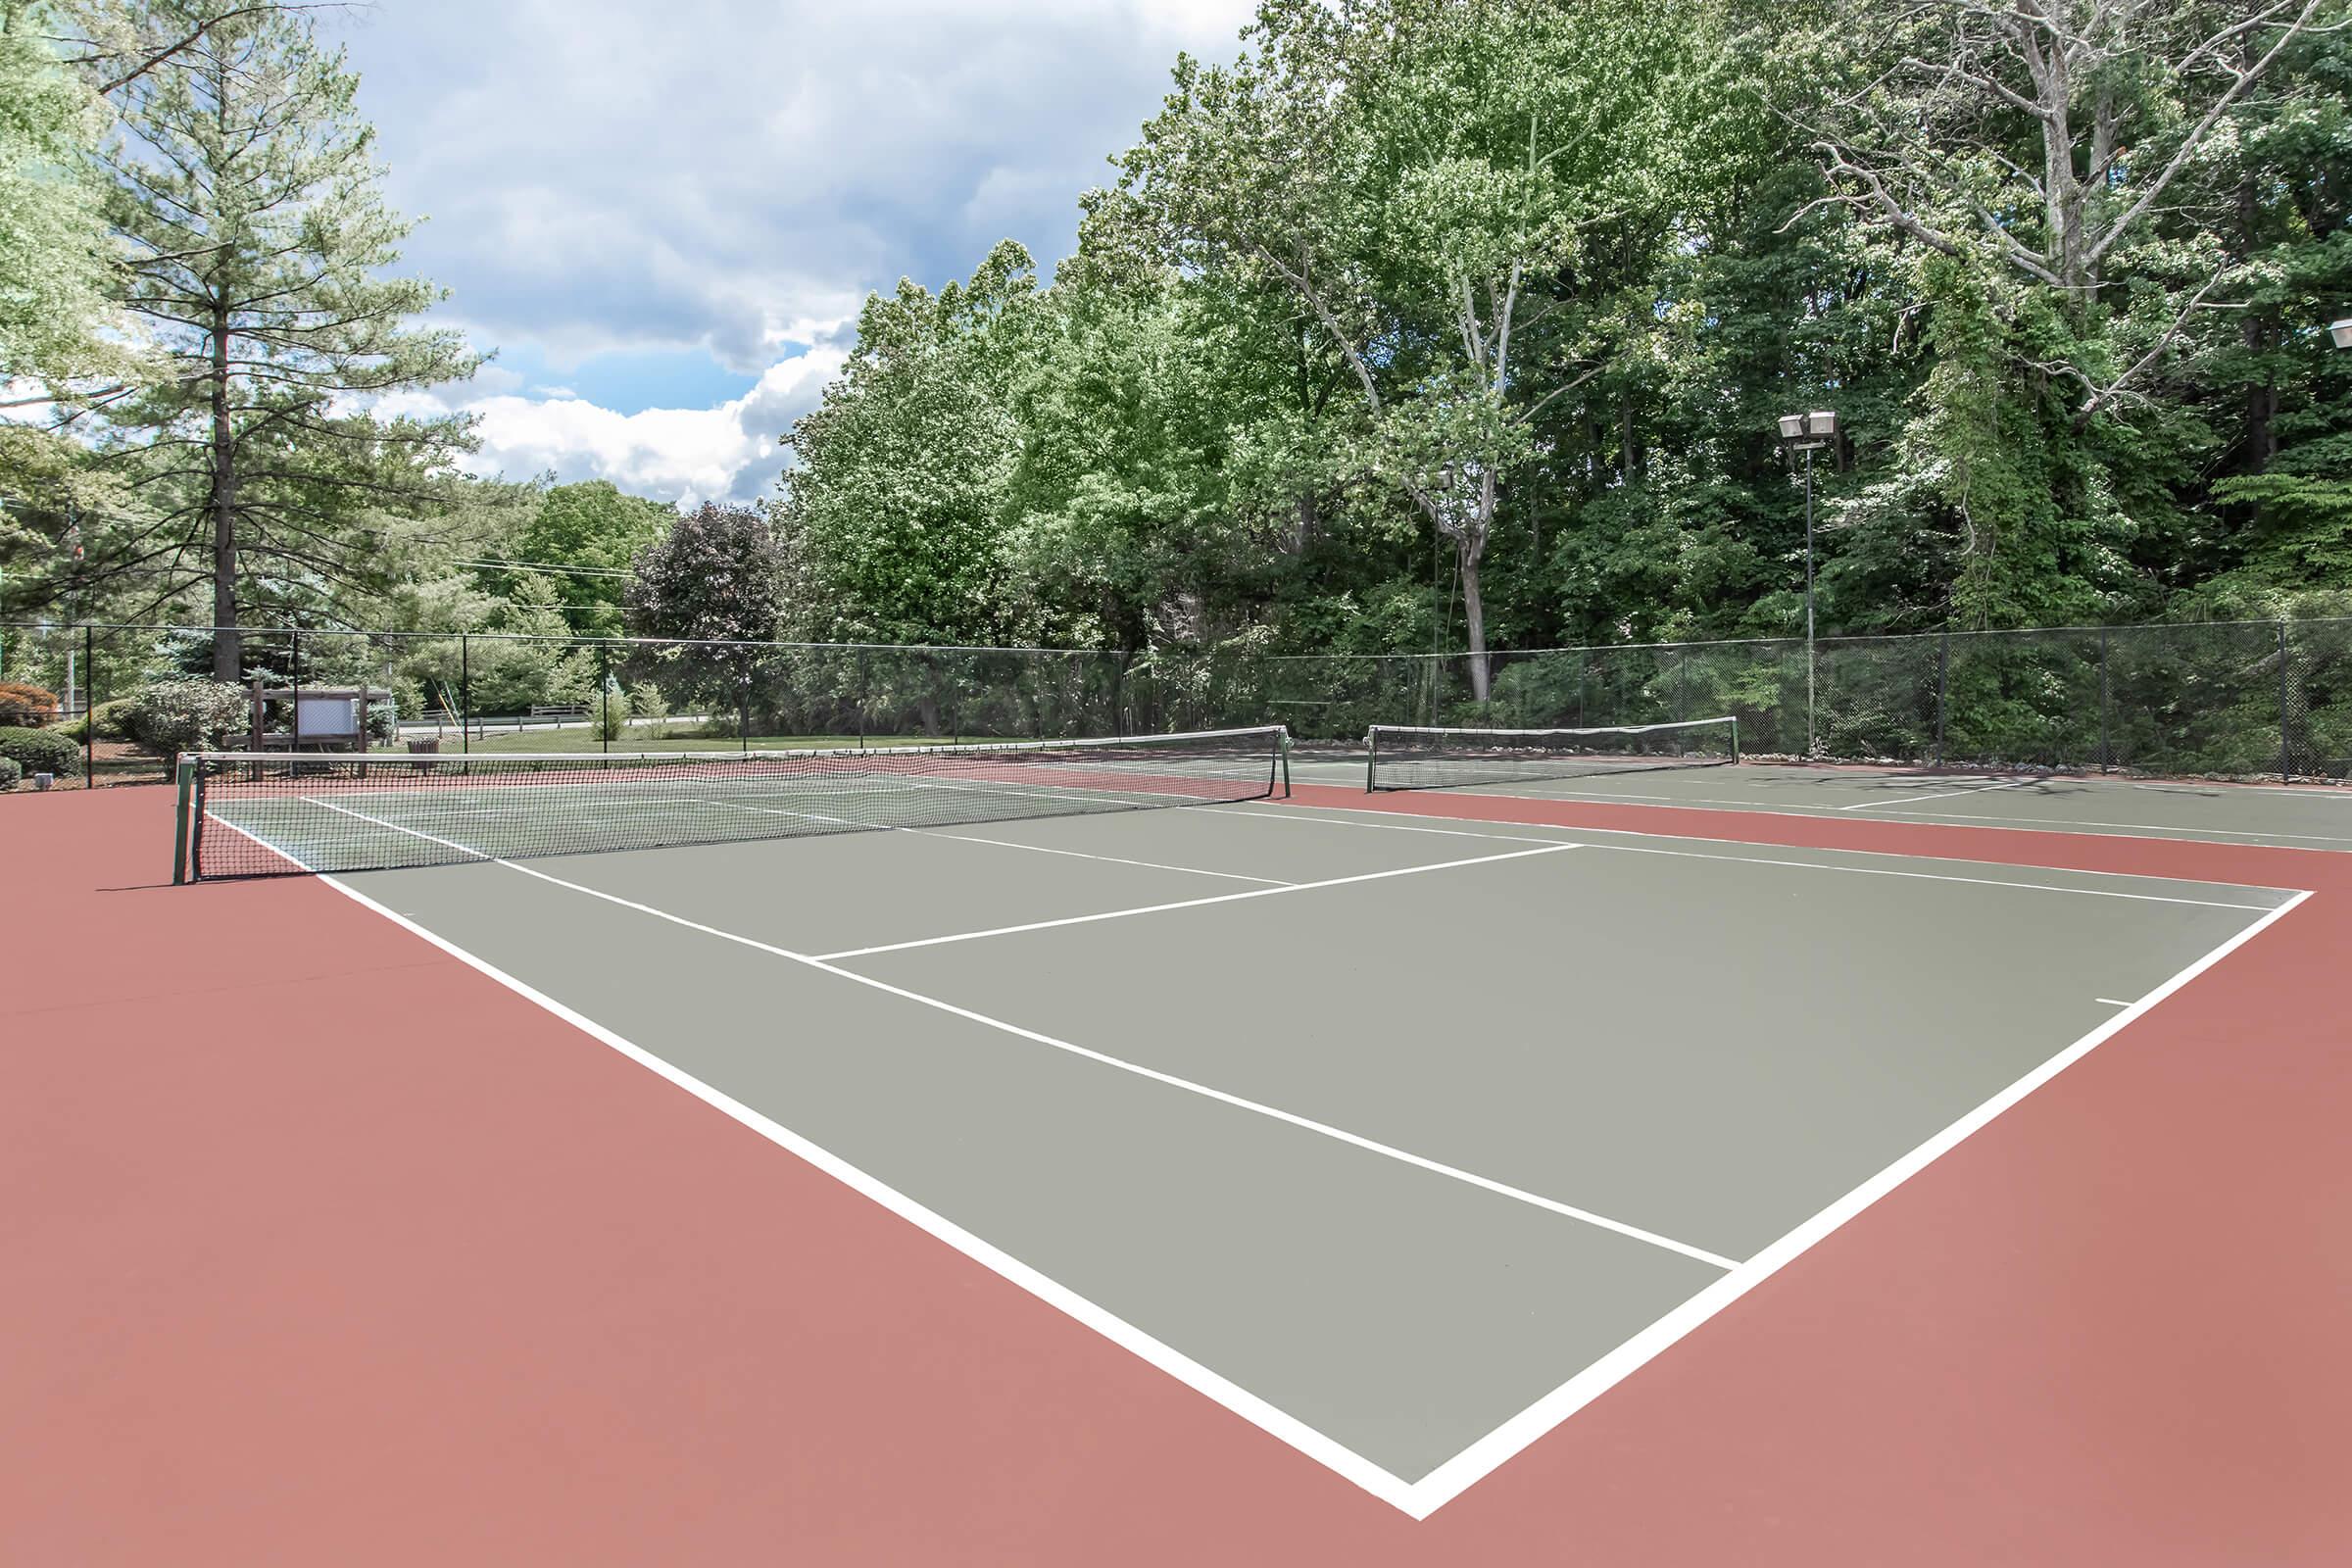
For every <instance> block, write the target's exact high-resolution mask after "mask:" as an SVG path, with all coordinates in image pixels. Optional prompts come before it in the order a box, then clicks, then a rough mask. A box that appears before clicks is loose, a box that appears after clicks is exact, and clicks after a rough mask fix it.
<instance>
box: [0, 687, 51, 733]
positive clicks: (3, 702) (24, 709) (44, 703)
mask: <svg viewBox="0 0 2352 1568" xmlns="http://www.w3.org/2000/svg"><path fill="white" fill-rule="evenodd" d="M57 713H58V707H57V693H55V692H53V691H49V690H46V689H45V688H42V687H39V686H28V685H26V684H25V682H23V681H21V680H0V724H8V725H12V726H13V725H26V726H29V725H35V724H46V723H48V722H49V721H50V720H51V719H53V718H55V717H56V716H57Z"/></svg>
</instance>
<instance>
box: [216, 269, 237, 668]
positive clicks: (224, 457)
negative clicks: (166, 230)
mask: <svg viewBox="0 0 2352 1568" xmlns="http://www.w3.org/2000/svg"><path fill="white" fill-rule="evenodd" d="M213 624H214V625H215V626H216V627H221V628H223V629H221V630H219V631H216V632H215V633H214V634H213V676H214V678H215V679H217V680H224V681H228V682H230V683H231V684H234V683H236V682H237V681H238V680H239V679H240V678H241V677H242V674H243V660H242V657H241V654H242V650H241V649H240V648H239V646H238V644H239V641H240V639H239V638H238V636H237V633H236V630H235V628H236V625H237V448H236V440H235V431H234V430H233V428H232V427H231V425H230V423H229V417H228V300H227V297H226V296H225V295H216V296H215V298H214V303H213Z"/></svg>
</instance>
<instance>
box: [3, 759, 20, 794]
mask: <svg viewBox="0 0 2352 1568" xmlns="http://www.w3.org/2000/svg"><path fill="white" fill-rule="evenodd" d="M24 776H25V770H24V769H23V768H21V767H19V766H18V765H17V760H16V759H15V758H13V757H0V795H5V794H7V793H8V792H9V791H10V790H13V789H15V788H16V787H17V780H19V779H21V778H23V777H24Z"/></svg>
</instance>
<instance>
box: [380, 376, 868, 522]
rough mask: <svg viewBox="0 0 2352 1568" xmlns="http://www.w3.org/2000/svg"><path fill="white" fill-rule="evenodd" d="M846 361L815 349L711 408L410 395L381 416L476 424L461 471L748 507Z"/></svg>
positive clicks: (770, 482)
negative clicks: (788, 435) (586, 482)
mask: <svg viewBox="0 0 2352 1568" xmlns="http://www.w3.org/2000/svg"><path fill="white" fill-rule="evenodd" d="M842 360H843V355H842V354H841V352H840V351H839V350H837V349H820V350H817V351H815V352H813V353H809V354H803V355H797V356H795V357H794V358H792V359H789V360H786V361H784V362H782V363H781V364H778V365H773V366H770V367H769V368H767V370H766V372H765V373H763V374H762V375H761V376H760V380H759V384H758V385H756V386H754V387H753V388H752V390H751V391H749V392H747V393H745V394H744V395H743V396H742V397H740V398H733V399H730V400H729V401H727V402H725V403H722V404H720V405H719V406H718V407H716V408H714V409H646V410H643V411H641V412H639V413H636V414H618V413H615V412H613V410H611V409H605V408H599V407H598V406H597V405H595V404H593V403H589V402H586V401H584V400H582V399H580V398H576V397H571V396H568V395H561V396H559V395H551V396H545V397H516V396H514V395H513V394H511V393H494V394H492V395H491V396H488V397H474V398H465V397H459V396H453V395H452V393H453V392H454V391H456V390H457V389H446V388H445V389H443V390H442V392H441V393H439V394H438V395H435V394H429V393H411V394H406V395H404V396H402V397H399V398H393V399H386V400H385V401H384V402H383V404H382V405H381V407H382V408H383V409H384V411H385V412H387V413H395V414H397V413H414V414H447V413H466V414H472V415H475V416H477V417H478V418H479V420H480V423H479V424H478V426H477V427H476V433H477V434H478V435H479V436H480V437H481V450H480V451H479V452H477V453H475V454H474V455H473V456H472V457H471V458H469V459H467V460H466V467H467V468H468V469H470V470H471V471H473V472H475V473H479V474H483V475H485V476H489V475H496V474H501V473H503V474H505V475H506V476H507V477H508V478H510V479H521V478H527V477H529V476H530V475H533V474H538V473H545V472H548V471H550V470H553V471H554V473H555V474H556V476H557V477H558V478H559V479H562V480H564V481H567V482H568V481H572V480H578V479H610V480H612V481H613V483H614V484H616V485H618V486H619V487H620V488H621V489H623V490H627V491H629V492H631V493H633V494H636V495H643V496H654V497H658V498H660V499H662V500H665V501H680V502H684V503H687V504H689V505H691V504H693V503H694V502H697V501H705V500H719V499H733V500H738V501H750V500H754V499H757V498H759V497H761V496H765V495H771V494H772V493H773V491H774V486H775V477H776V475H777V474H778V473H780V472H781V471H783V468H784V462H785V453H784V451H783V449H782V447H781V446H780V445H779V442H780V440H781V438H782V436H783V434H784V432H785V431H786V430H787V429H789V428H791V425H792V421H793V420H795V419H797V418H799V417H801V416H802V415H803V414H805V413H807V412H808V411H809V410H810V409H812V408H814V407H815V406H816V403H817V399H818V398H819V396H821V395H822V393H823V390H824V385H825V383H826V382H827V381H829V380H831V379H832V378H833V376H835V375H836V374H838V373H839V372H840V370H841V366H842Z"/></svg>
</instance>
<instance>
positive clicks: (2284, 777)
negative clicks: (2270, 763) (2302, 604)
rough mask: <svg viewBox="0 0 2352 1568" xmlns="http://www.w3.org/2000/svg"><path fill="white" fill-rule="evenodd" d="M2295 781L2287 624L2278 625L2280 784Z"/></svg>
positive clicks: (2282, 622) (2281, 622)
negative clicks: (2289, 731)
mask: <svg viewBox="0 0 2352 1568" xmlns="http://www.w3.org/2000/svg"><path fill="white" fill-rule="evenodd" d="M2294 781H2295V754H2294V743H2293V742H2292V741H2290V740H2289V739H2288V738H2287V719H2286V622H2285V621H2283V620H2282V621H2280V622H2279V623H2278V782H2279V783H2281V784H2292V783H2293V782H2294Z"/></svg>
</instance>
